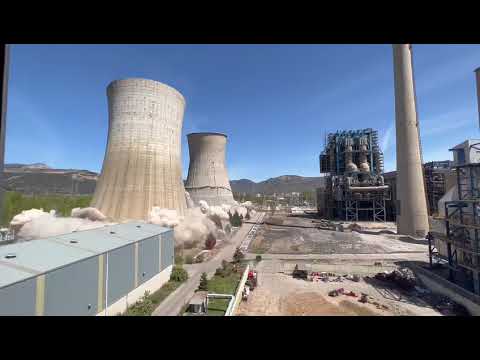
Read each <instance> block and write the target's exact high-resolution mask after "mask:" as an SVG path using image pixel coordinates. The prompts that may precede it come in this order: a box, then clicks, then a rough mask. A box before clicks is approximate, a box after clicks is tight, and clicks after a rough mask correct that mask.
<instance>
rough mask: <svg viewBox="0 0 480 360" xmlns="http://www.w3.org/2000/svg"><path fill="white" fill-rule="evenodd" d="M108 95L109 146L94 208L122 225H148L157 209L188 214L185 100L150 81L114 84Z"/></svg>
mask: <svg viewBox="0 0 480 360" xmlns="http://www.w3.org/2000/svg"><path fill="white" fill-rule="evenodd" d="M107 95H108V110H109V131H108V143H107V149H106V153H105V159H104V161H103V167H102V172H101V175H100V177H99V179H98V183H97V186H96V189H95V194H94V197H93V200H92V206H94V207H96V208H97V209H99V210H100V211H101V212H102V213H103V214H105V215H106V216H108V217H109V218H111V219H113V220H117V221H121V220H127V219H131V220H133V219H135V220H148V213H149V211H150V210H151V208H152V207H153V206H159V207H161V208H167V209H174V210H177V212H179V213H180V214H183V213H184V211H185V209H186V200H185V189H184V186H183V181H182V164H181V133H182V124H183V113H184V108H185V100H184V98H183V96H182V95H181V94H180V93H179V92H178V91H177V90H175V89H173V88H171V87H170V86H167V85H165V84H162V83H159V82H157V81H152V80H146V79H127V80H117V81H113V82H112V83H111V84H110V85H109V86H108V89H107Z"/></svg>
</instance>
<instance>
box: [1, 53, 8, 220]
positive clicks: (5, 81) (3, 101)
mask: <svg viewBox="0 0 480 360" xmlns="http://www.w3.org/2000/svg"><path fill="white" fill-rule="evenodd" d="M9 55H10V49H9V45H7V44H5V45H4V46H3V51H0V57H1V60H3V61H1V62H3V69H2V70H3V74H2V79H3V80H2V98H1V100H0V101H1V103H0V105H1V107H0V218H1V217H2V216H3V196H4V176H3V168H4V161H5V131H6V117H7V98H8V96H7V93H8V73H9ZM1 62H0V63H1Z"/></svg>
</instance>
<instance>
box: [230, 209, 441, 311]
mask: <svg viewBox="0 0 480 360" xmlns="http://www.w3.org/2000/svg"><path fill="white" fill-rule="evenodd" d="M313 226H314V224H313V225H312V221H311V219H305V218H292V217H288V218H286V217H283V218H280V220H279V221H277V222H275V225H264V226H262V227H261V228H260V229H259V230H258V231H257V236H256V238H255V239H254V240H253V241H252V242H251V244H250V247H249V252H250V253H249V254H248V256H247V258H249V259H253V258H255V255H256V254H258V253H259V254H262V258H263V260H262V261H260V263H258V264H257V265H256V269H257V271H258V278H259V285H258V287H257V288H256V289H255V290H254V291H253V292H252V293H251V294H250V297H249V299H248V300H247V301H246V302H245V301H242V303H241V304H240V306H239V308H238V310H237V313H236V315H296V316H302V315H334V316H338V315H344V316H345V315H346V316H355V315H360V316H365V315H366V316H392V315H433V316H437V315H441V314H440V313H439V312H438V311H436V310H434V309H433V308H432V307H431V306H429V305H428V304H427V303H425V302H424V301H422V300H421V299H420V298H419V297H416V296H413V295H409V294H406V293H404V292H402V291H401V290H398V289H394V288H393V289H392V288H391V287H389V286H388V285H385V284H382V283H381V282H378V281H376V280H374V279H369V278H367V279H366V280H365V279H363V278H362V279H361V280H360V281H359V282H354V281H350V280H347V279H343V281H342V282H322V281H319V282H311V281H305V280H300V279H294V278H293V277H292V276H291V273H292V270H293V269H294V267H295V265H296V264H308V266H310V267H311V270H312V271H318V272H322V271H325V272H332V273H335V274H337V275H346V274H357V275H360V276H362V277H365V276H373V275H374V274H376V273H378V272H381V271H384V270H393V269H395V268H397V267H398V266H399V263H401V262H403V261H427V245H426V244H425V243H423V242H422V241H415V240H412V241H409V239H405V238H401V237H400V236H397V235H391V234H381V235H369V234H361V233H358V232H337V231H329V230H320V229H316V228H314V227H313ZM339 288H343V289H344V290H345V292H350V291H353V292H354V293H355V294H356V295H357V297H351V296H346V295H340V296H338V297H331V296H328V293H329V292H330V291H331V290H335V289H339ZM361 293H364V294H367V295H368V296H369V299H370V302H375V303H376V304H372V303H361V302H359V301H358V300H359V298H360V296H361Z"/></svg>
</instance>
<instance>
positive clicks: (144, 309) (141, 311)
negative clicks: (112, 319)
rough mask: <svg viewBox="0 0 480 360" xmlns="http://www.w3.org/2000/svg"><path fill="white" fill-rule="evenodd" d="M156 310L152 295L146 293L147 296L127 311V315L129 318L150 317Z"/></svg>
mask: <svg viewBox="0 0 480 360" xmlns="http://www.w3.org/2000/svg"><path fill="white" fill-rule="evenodd" d="M153 310H155V305H154V304H153V301H152V299H150V293H149V292H148V291H145V294H144V295H143V296H142V298H141V299H140V300H138V301H137V302H136V303H135V304H133V305H132V306H130V307H129V308H128V309H127V312H126V313H125V315H127V316H150V315H151V314H152V312H153Z"/></svg>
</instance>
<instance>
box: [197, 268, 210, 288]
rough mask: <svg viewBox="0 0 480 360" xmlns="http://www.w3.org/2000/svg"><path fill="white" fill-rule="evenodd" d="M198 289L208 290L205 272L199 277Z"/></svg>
mask: <svg viewBox="0 0 480 360" xmlns="http://www.w3.org/2000/svg"><path fill="white" fill-rule="evenodd" d="M198 290H199V291H208V279H207V273H206V272H204V273H202V276H201V277H200V284H199V285H198Z"/></svg>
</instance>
